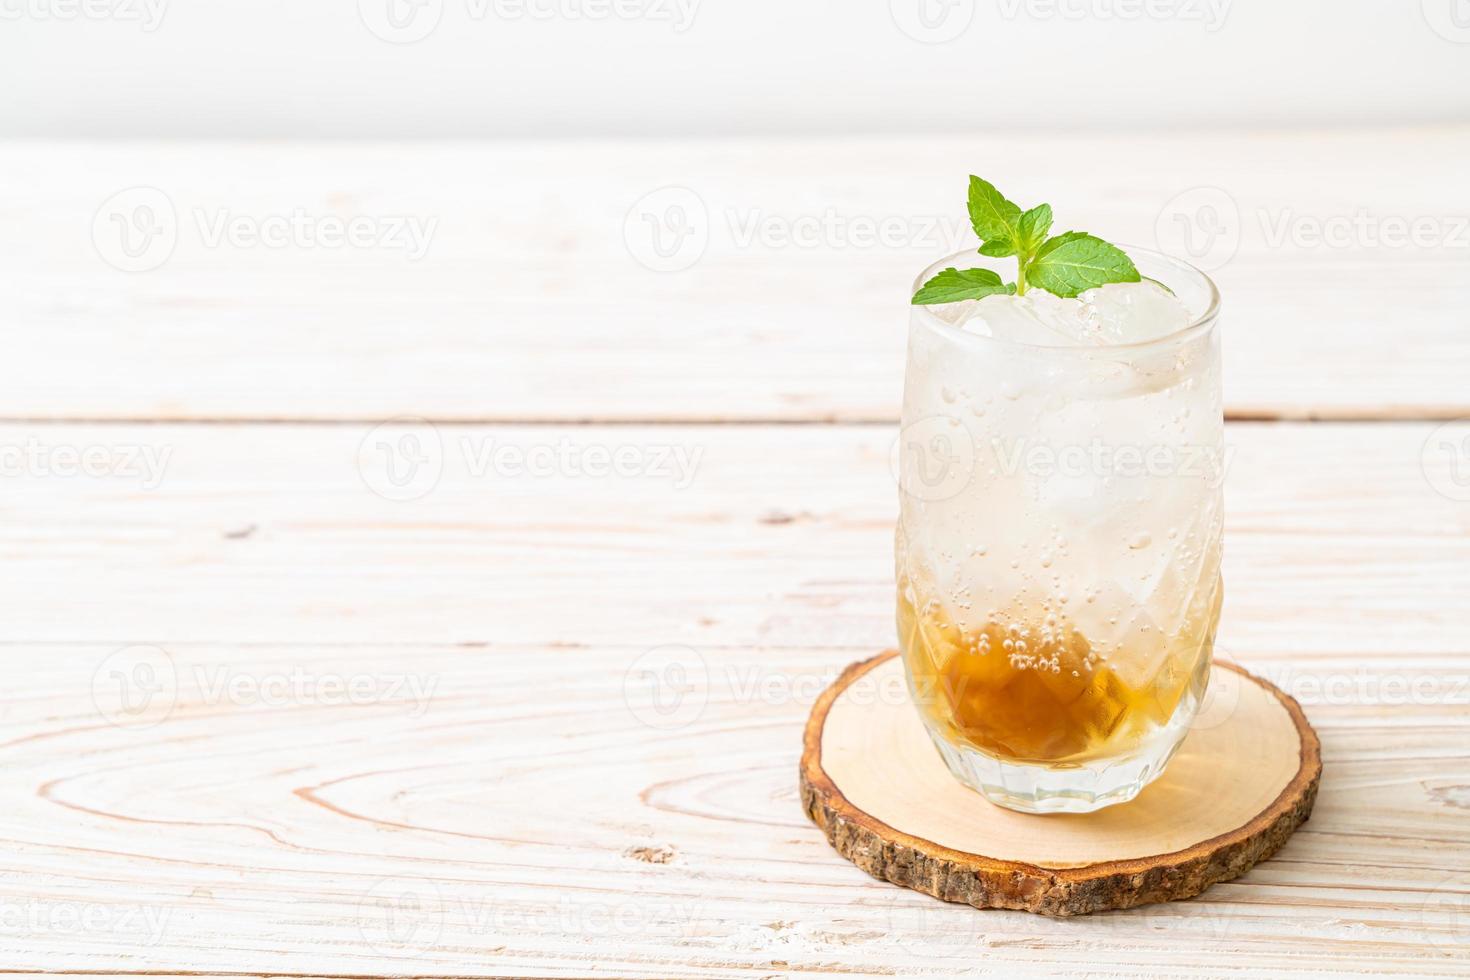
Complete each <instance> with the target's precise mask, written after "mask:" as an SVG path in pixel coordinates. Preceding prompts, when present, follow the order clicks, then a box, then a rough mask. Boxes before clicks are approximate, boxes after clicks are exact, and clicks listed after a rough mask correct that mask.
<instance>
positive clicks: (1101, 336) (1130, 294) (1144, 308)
mask: <svg viewBox="0 0 1470 980" xmlns="http://www.w3.org/2000/svg"><path fill="white" fill-rule="evenodd" d="M1027 295H1028V296H1029V295H1030V294H1029V293H1028V294H1027ZM1078 299H1079V300H1081V302H1082V306H1083V309H1084V313H1083V315H1084V316H1085V318H1086V319H1087V323H1088V327H1087V330H1088V335H1089V336H1090V337H1092V338H1094V339H1093V341H1092V342H1093V343H1098V344H1134V343H1139V342H1141V341H1145V340H1154V339H1155V338H1158V337H1165V336H1168V335H1169V334H1171V333H1176V332H1178V331H1180V330H1183V329H1184V328H1185V327H1187V326H1189V321H1190V319H1191V317H1190V314H1189V310H1188V309H1186V308H1185V306H1184V304H1183V303H1181V302H1179V300H1178V299H1177V298H1176V297H1175V296H1174V294H1172V293H1170V292H1169V291H1168V290H1167V289H1164V288H1163V287H1162V286H1160V285H1159V284H1158V283H1153V282H1148V281H1144V282H1115V283H1110V284H1109V285H1106V286H1099V287H1098V288H1097V289H1089V290H1087V291H1086V292H1084V293H1083V294H1082V295H1081V296H1079V297H1078Z"/></svg>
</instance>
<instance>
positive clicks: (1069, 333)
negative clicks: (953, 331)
mask: <svg viewBox="0 0 1470 980" xmlns="http://www.w3.org/2000/svg"><path fill="white" fill-rule="evenodd" d="M963 329H965V330H968V331H971V332H972V333H978V334H980V335H981V336H984V337H995V338H996V339H998V340H1008V341H1011V342H1013V343H1018V344H1031V345H1034V346H1037V347H1075V346H1079V345H1085V344H1090V343H1093V341H1092V340H1090V339H1089V337H1088V333H1089V330H1090V324H1089V322H1088V319H1087V313H1086V308H1085V307H1084V305H1083V303H1082V302H1081V301H1080V300H1075V299H1063V298H1061V297H1060V296H1054V295H1052V294H1051V293H1048V292H1046V291H1045V290H1043V289H1033V290H1031V291H1030V292H1028V293H1026V294H1025V295H1024V296H1006V295H1002V294H996V295H994V296H987V297H985V298H984V299H982V300H979V301H978V302H977V303H976V304H975V308H974V312H973V315H972V316H971V317H970V318H969V319H968V320H966V321H965V322H964V324H963Z"/></svg>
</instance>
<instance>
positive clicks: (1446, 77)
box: [0, 0, 1470, 137]
mask: <svg viewBox="0 0 1470 980" xmlns="http://www.w3.org/2000/svg"><path fill="white" fill-rule="evenodd" d="M390 14H393V15H395V16H396V18H397V19H396V21H395V20H390ZM395 25H396V26H395ZM420 35H422V36H420ZM385 38H386V39H385ZM413 38H418V39H417V40H412V39H413ZM0 84H3V87H4V93H5V94H4V97H3V99H0V135H37V136H70V135H79V136H117V137H127V136H156V135H179V136H188V135H209V136H237V135H244V136H334V137H336V136H342V137H355V136H363V137H391V136H491V137H497V136H553V137H559V136H578V135H605V134H636V135H681V134H723V133H730V134H767V133H769V134H785V133H814V132H824V133H831V132H870V133H871V132H902V131H920V132H935V131H946V130H966V131H974V130H977V129H983V128H987V127H995V128H1015V127H1025V128H1042V127H1058V126H1062V127H1072V128H1076V127H1086V128H1092V129H1100V130H1106V129H1114V128H1123V127H1130V128H1131V127H1162V126H1170V127H1172V126H1177V125H1191V126H1194V125H1222V124H1223V125H1231V126H1260V125H1265V126H1312V125H1317V124H1338V123H1383V122H1400V121H1440V120H1464V119H1470V0H846V2H842V0H0Z"/></svg>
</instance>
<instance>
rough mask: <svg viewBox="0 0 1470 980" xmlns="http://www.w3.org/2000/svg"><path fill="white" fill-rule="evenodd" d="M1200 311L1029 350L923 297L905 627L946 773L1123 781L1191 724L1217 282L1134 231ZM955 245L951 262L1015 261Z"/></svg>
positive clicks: (902, 587)
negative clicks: (1119, 334)
mask: <svg viewBox="0 0 1470 980" xmlns="http://www.w3.org/2000/svg"><path fill="white" fill-rule="evenodd" d="M1126 250H1127V251H1128V253H1129V255H1130V256H1131V257H1132V258H1133V260H1134V262H1135V264H1136V265H1137V266H1138V269H1139V271H1140V273H1142V275H1144V276H1146V277H1149V278H1152V279H1155V280H1158V281H1159V282H1161V283H1163V284H1164V285H1166V286H1168V287H1169V288H1170V289H1171V290H1172V291H1173V292H1174V293H1175V295H1176V296H1177V297H1178V299H1179V300H1180V301H1182V302H1183V303H1184V305H1185V306H1186V307H1187V308H1188V309H1189V311H1190V315H1191V316H1192V317H1193V320H1192V322H1191V323H1189V325H1188V326H1187V327H1185V328H1184V329H1182V330H1180V331H1178V332H1176V333H1172V334H1170V335H1168V336H1164V337H1161V338H1158V339H1156V340H1150V341H1146V342H1143V343H1130V344H1114V345H1109V346H1034V345H1031V344H1027V343H1019V342H1015V341H1008V340H1000V339H995V338H993V337H986V336H980V335H977V334H974V333H970V332H966V331H962V330H960V329H958V328H957V327H956V326H954V325H952V322H950V321H952V320H953V318H954V315H955V314H954V310H953V309H949V308H946V307H929V306H915V307H913V312H912V319H911V322H910V327H909V348H908V366H907V372H906V377H905V384H904V403H903V429H902V432H901V435H900V442H899V483H900V486H901V488H902V489H901V494H900V497H901V516H900V520H899V525H898V533H897V541H896V553H897V573H898V633H899V642H900V646H901V648H902V651H903V657H904V664H905V669H906V672H907V675H908V680H909V686H910V691H911V693H912V694H913V697H914V700H915V702H916V704H917V705H918V706H919V710H920V713H921V715H922V717H923V720H924V724H925V726H926V727H927V728H928V730H929V734H930V736H931V737H932V738H933V741H934V744H935V746H936V747H937V748H938V750H939V753H940V755H941V756H943V758H944V761H945V763H946V764H947V765H948V766H949V769H950V771H951V772H953V773H954V775H955V776H956V777H957V778H958V779H960V780H961V781H962V782H964V783H966V784H967V785H969V786H971V787H973V788H975V789H977V790H979V791H980V792H981V793H983V794H985V796H986V797H987V798H989V799H990V800H991V801H992V802H994V803H998V804H1000V805H1002V806H1006V807H1010V808H1012V809H1016V810H1022V811H1026V812H1035V813H1047V812H1074V813H1075V812H1086V811H1089V810H1095V809H1099V808H1101V807H1104V806H1108V805H1111V804H1114V803H1121V802H1123V801H1125V800H1129V799H1132V798H1133V797H1134V796H1135V795H1137V794H1138V792H1139V791H1140V790H1142V789H1143V787H1145V786H1146V785H1148V783H1149V782H1150V781H1151V780H1153V779H1154V778H1156V777H1157V776H1158V775H1159V774H1160V773H1161V772H1162V771H1163V770H1164V767H1165V765H1166V764H1167V763H1168V761H1169V759H1170V757H1171V756H1172V755H1173V753H1174V751H1175V750H1176V749H1177V748H1178V746H1179V743H1180V742H1181V741H1182V740H1183V738H1184V735H1185V734H1186V733H1187V731H1188V728H1189V725H1190V722H1191V721H1192V719H1193V718H1194V715H1195V712H1196V711H1197V709H1198V706H1199V702H1200V699H1201V698H1202V697H1203V696H1204V690H1205V686H1206V684H1207V683H1208V681H1209V673H1210V655H1211V650H1212V648H1213V645H1214V639H1215V627H1216V624H1217V622H1218V620H1219V615H1220V602H1221V597H1222V585H1221V579H1220V549H1221V526H1222V517H1223V515H1222V499H1221V498H1222V493H1221V487H1222V483H1223V478H1224V471H1225V455H1224V420H1223V410H1222V402H1221V393H1220V344H1219V332H1218V330H1217V326H1216V323H1217V318H1218V311H1219V295H1218V293H1217V291H1216V289H1215V286H1214V284H1213V283H1212V282H1211V281H1210V280H1209V278H1208V277H1206V276H1205V275H1204V274H1203V273H1201V272H1199V271H1198V270H1196V269H1194V268H1193V267H1191V266H1189V265H1187V264H1185V263H1183V262H1178V261H1175V260H1174V259H1171V258H1168V257H1166V256H1163V255H1158V254H1156V253H1151V252H1147V251H1145V250H1142V249H1135V248H1127V249H1126ZM1012 261H1013V260H1009V259H1002V260H990V259H987V258H985V257H984V256H980V255H977V254H975V253H973V252H971V253H961V254H959V255H955V256H951V257H950V258H948V259H945V260H943V261H941V262H937V263H935V264H934V265H933V266H932V267H930V268H929V269H926V270H925V271H924V273H923V275H921V276H920V277H919V279H918V280H917V281H916V284H915V288H917V287H918V284H919V283H922V282H924V281H926V280H928V279H929V278H930V277H931V276H933V275H934V274H935V273H936V272H938V271H940V270H941V269H944V268H946V267H949V266H957V267H959V268H969V267H993V268H995V270H996V271H998V272H1001V273H1002V274H1003V275H1007V276H1008V277H1010V276H1013V275H1014V270H1013V269H1009V268H1007V267H1006V265H1005V263H1008V262H1012Z"/></svg>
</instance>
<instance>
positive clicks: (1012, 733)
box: [898, 591, 1219, 765]
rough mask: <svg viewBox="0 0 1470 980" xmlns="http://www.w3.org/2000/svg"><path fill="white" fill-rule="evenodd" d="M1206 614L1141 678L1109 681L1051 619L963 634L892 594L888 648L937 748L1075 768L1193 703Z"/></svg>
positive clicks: (1112, 675) (1068, 631) (1205, 664)
mask: <svg viewBox="0 0 1470 980" xmlns="http://www.w3.org/2000/svg"><path fill="white" fill-rule="evenodd" d="M1218 606H1219V594H1218V591H1216V595H1215V600H1214V607H1215V608H1212V609H1211V610H1210V611H1209V612H1208V614H1207V615H1206V616H1205V617H1204V618H1203V619H1201V620H1199V621H1197V622H1194V623H1191V624H1190V628H1189V629H1188V631H1187V632H1186V633H1185V634H1184V635H1180V636H1177V637H1174V638H1173V639H1172V645H1173V649H1171V650H1169V651H1167V652H1166V653H1165V654H1164V656H1163V658H1162V659H1161V660H1160V661H1158V663H1157V666H1156V667H1155V668H1154V669H1153V671H1152V673H1149V674H1146V675H1145V676H1141V677H1132V676H1129V675H1128V673H1127V672H1123V673H1120V672H1119V671H1118V670H1115V669H1113V668H1112V667H1111V666H1109V664H1108V659H1107V655H1106V653H1105V652H1104V651H1102V650H1100V649H1098V648H1097V647H1096V646H1094V644H1093V643H1092V641H1090V640H1088V638H1087V637H1086V636H1084V635H1083V634H1082V632H1081V631H1080V630H1079V629H1077V628H1076V626H1074V625H1072V624H1071V623H1069V622H1068V621H1067V620H1066V619H1065V618H1062V617H1058V616H1057V614H1056V613H1054V612H1045V611H1040V610H1039V611H1038V612H1039V615H1036V616H1031V617H1028V616H1025V615H1015V614H1014V613H1012V614H1008V615H1004V616H997V617H995V618H994V619H993V620H991V621H989V622H986V623H985V624H984V625H983V626H980V627H979V628H977V629H973V630H964V629H962V628H960V627H959V626H957V625H956V624H955V619H956V618H958V617H956V616H954V615H953V614H951V613H949V612H946V611H945V610H944V608H943V606H941V605H940V604H938V603H937V602H931V603H930V604H929V607H928V608H927V609H923V610H921V609H915V608H914V607H913V606H912V605H911V604H910V600H909V598H908V596H907V595H906V594H905V592H904V591H900V595H899V606H898V625H899V642H900V644H901V646H902V650H903V655H904V658H905V662H906V664H907V667H908V670H909V676H910V678H911V680H912V687H913V690H914V693H915V700H916V701H917V703H918V705H919V709H920V710H921V711H923V712H924V713H925V714H926V715H927V716H928V720H929V723H930V725H931V726H932V728H933V729H936V730H938V732H939V733H941V735H942V736H943V737H945V738H947V739H949V740H950V741H952V742H954V743H957V744H962V745H968V746H971V747H973V748H975V749H977V750H979V751H981V752H984V753H986V754H988V755H990V756H993V757H995V758H997V759H1002V760H1007V761H1010V762H1018V763H1030V764H1041V765H1054V764H1078V763H1084V762H1089V761H1092V760H1097V759H1106V758H1109V757H1111V756H1117V755H1125V754H1127V753H1129V752H1131V751H1133V750H1135V749H1137V748H1139V747H1141V746H1143V745H1145V744H1147V742H1148V741H1149V739H1150V738H1151V737H1152V736H1153V735H1154V734H1155V733H1157V732H1159V731H1160V730H1162V729H1163V728H1164V727H1165V726H1167V725H1168V723H1169V721H1170V719H1171V718H1173V717H1174V714H1175V712H1176V711H1177V710H1178V708H1179V706H1180V703H1181V701H1183V700H1184V698H1185V697H1186V696H1190V697H1194V698H1198V697H1200V696H1201V695H1202V694H1203V686H1204V680H1205V674H1206V672H1207V671H1208V669H1209V652H1210V647H1211V645H1212V643H1213V639H1214V637H1213V631H1214V623H1215V620H1216V618H1217V617H1218ZM1113 654H1114V656H1117V657H1119V658H1120V659H1121V660H1123V661H1124V662H1132V661H1133V660H1134V659H1136V658H1134V657H1132V656H1131V655H1130V652H1129V651H1128V650H1126V649H1122V650H1115V651H1113Z"/></svg>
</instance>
